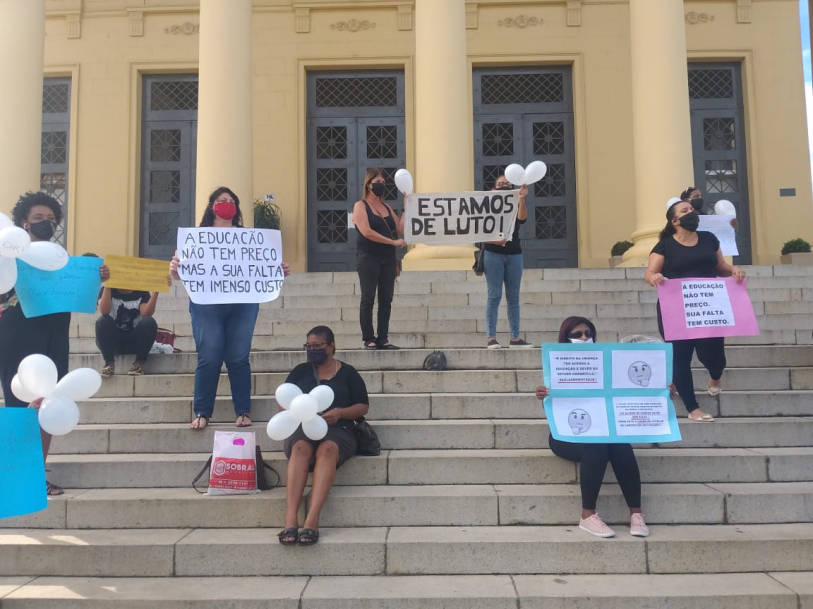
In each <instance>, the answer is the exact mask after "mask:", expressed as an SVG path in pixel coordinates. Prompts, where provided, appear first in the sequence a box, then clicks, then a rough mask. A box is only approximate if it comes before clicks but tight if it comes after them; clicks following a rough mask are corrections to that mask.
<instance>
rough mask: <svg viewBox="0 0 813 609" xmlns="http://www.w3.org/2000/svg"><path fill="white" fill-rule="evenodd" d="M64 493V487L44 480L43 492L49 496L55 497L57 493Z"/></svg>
mask: <svg viewBox="0 0 813 609" xmlns="http://www.w3.org/2000/svg"><path fill="white" fill-rule="evenodd" d="M64 493H65V489H63V488H62V487H61V486H57V485H56V484H52V483H51V482H48V481H47V480H46V481H45V494H46V495H48V496H49V497H57V496H58V495H62V494H64Z"/></svg>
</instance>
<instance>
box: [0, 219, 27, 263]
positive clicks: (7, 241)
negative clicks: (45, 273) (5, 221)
mask: <svg viewBox="0 0 813 609" xmlns="http://www.w3.org/2000/svg"><path fill="white" fill-rule="evenodd" d="M30 247H31V237H29V236H28V233H27V232H25V231H24V230H23V229H21V228H20V227H19V226H7V227H6V228H4V229H0V256H8V257H9V258H19V257H20V256H22V255H23V254H25V253H26V252H27V251H28V248H30Z"/></svg>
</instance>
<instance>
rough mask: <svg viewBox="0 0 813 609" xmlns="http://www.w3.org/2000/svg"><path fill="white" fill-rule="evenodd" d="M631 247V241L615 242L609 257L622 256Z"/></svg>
mask: <svg viewBox="0 0 813 609" xmlns="http://www.w3.org/2000/svg"><path fill="white" fill-rule="evenodd" d="M631 247H632V241H617V242H616V244H615V245H613V248H612V249H611V250H610V256H623V255H624V252H626V251H627V250H628V249H629V248H631Z"/></svg>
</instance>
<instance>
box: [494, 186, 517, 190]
mask: <svg viewBox="0 0 813 609" xmlns="http://www.w3.org/2000/svg"><path fill="white" fill-rule="evenodd" d="M497 190H514V187H513V186H497Z"/></svg>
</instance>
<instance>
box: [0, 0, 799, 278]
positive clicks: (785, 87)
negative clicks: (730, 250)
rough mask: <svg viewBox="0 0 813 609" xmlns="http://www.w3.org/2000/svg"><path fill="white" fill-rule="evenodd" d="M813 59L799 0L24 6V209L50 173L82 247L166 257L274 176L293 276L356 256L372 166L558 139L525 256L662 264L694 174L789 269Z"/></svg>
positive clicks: (524, 147)
mask: <svg viewBox="0 0 813 609" xmlns="http://www.w3.org/2000/svg"><path fill="white" fill-rule="evenodd" d="M43 24H44V33H43V32H42V31H41V30H42V25H43ZM43 34H44V35H43ZM43 40H44V47H43V46H40V45H42V44H43ZM38 48H39V49H40V51H39V53H40V54H39V55H37V49H38ZM43 48H44V53H43V51H42V49H43ZM40 64H41V65H42V66H44V76H45V86H44V88H43V86H42V81H41V78H42V76H43V73H42V71H41V70H38V69H37V66H38V65H40ZM802 74H803V70H802V50H801V37H800V23H799V14H798V2H797V0H708V1H704V2H689V1H686V2H682V1H681V0H522V1H520V0H514V1H510V2H509V1H504V0H482V1H478V2H470V1H467V0H254V1H253V2H252V1H251V0H200V1H198V0H44V1H43V0H0V77H2V81H3V82H4V83H6V85H7V86H6V94H4V95H3V96H2V98H1V99H0V137H2V140H3V146H0V195H2V199H3V201H4V203H2V208H3V211H4V212H6V213H8V211H10V208H11V206H12V205H13V202H14V200H16V197H17V196H18V195H19V194H20V193H21V192H23V191H24V190H32V189H36V188H39V187H43V188H45V189H46V190H50V191H52V192H55V194H57V195H59V196H60V197H61V198H62V200H63V201H64V203H65V206H66V211H67V214H66V223H65V227H64V234H63V237H62V238H63V240H64V243H65V244H66V246H67V247H68V249H69V251H70V252H71V253H73V254H81V253H83V252H86V251H92V252H95V253H97V254H99V255H105V254H125V255H142V256H146V257H165V256H166V255H167V252H168V251H170V250H171V249H173V248H172V243H173V239H174V229H175V228H176V227H177V226H179V225H180V226H187V225H191V224H196V223H197V221H198V220H199V218H200V215H201V210H202V208H203V206H205V204H206V198H207V196H208V194H209V193H210V192H211V191H212V190H213V189H214V188H215V187H217V186H220V185H228V186H230V187H231V188H233V189H234V190H235V191H236V192H237V194H238V195H239V196H240V198H241V200H242V202H243V209H244V213H246V212H248V213H247V214H246V215H247V216H249V217H250V216H251V213H250V204H251V202H252V200H253V199H264V198H265V197H266V195H272V196H273V198H274V199H275V201H276V202H277V204H278V205H279V206H280V208H281V211H282V231H283V246H284V251H285V258H286V260H287V261H288V262H289V263H290V264H291V265H292V267H293V268H294V269H295V270H298V271H304V270H350V271H352V270H355V267H354V262H353V255H352V253H353V252H354V243H355V235H354V230H353V229H352V227H349V226H348V218H347V215H348V212H349V211H350V210H351V209H352V205H353V202H355V201H356V200H357V199H358V198H359V196H360V194H361V179H362V177H363V174H364V170H365V169H366V167H368V166H373V165H375V166H381V167H384V168H386V169H387V171H388V172H389V173H390V174H391V173H393V172H394V171H395V169H397V168H399V167H407V168H408V169H410V171H412V173H413V175H414V177H415V182H416V190H418V191H420V192H431V191H455V190H471V189H483V188H489V187H490V181H491V180H493V178H494V177H496V175H495V174H496V173H497V172H499V171H501V169H502V168H504V166H505V165H506V164H508V163H510V162H519V163H521V164H523V165H524V164H527V163H528V162H530V161H531V160H535V159H540V160H543V161H545V162H546V163H547V164H548V167H549V173H548V176H547V177H546V179H545V180H543V181H542V182H540V183H539V184H537V185H535V186H533V187H532V188H531V194H530V195H529V203H530V205H531V210H530V219H529V222H528V223H527V225H526V226H525V227H523V233H522V235H521V236H522V238H523V247H524V249H525V251H526V267H527V266H537V267H540V266H542V267H544V266H559V267H561V266H579V267H606V266H607V263H608V262H607V259H608V257H609V254H610V248H611V246H612V245H613V244H614V243H615V242H616V241H620V240H626V239H630V238H632V239H633V240H634V241H635V244H636V247H635V248H633V250H631V251H630V252H629V253H628V254H627V262H626V263H627V264H630V265H635V264H640V263H641V262H642V261H643V260H644V259H645V255H646V253H647V252H648V250H649V248H651V245H652V244H653V242H654V239H655V238H656V233H657V231H658V230H660V228H662V227H663V224H664V222H665V220H664V212H665V206H666V200H667V199H668V198H670V197H672V196H677V195H679V193H680V192H681V191H682V190H684V189H685V188H686V187H688V186H690V185H694V186H697V187H698V188H700V189H701V190H702V191H703V192H704V196H705V198H706V200H707V201H708V202H710V203H713V202H714V201H716V200H719V199H729V200H732V201H733V202H734V203H735V205H737V207H738V210H739V215H740V235H739V241H740V247H741V250H742V253H743V260H742V261H743V262H749V261H752V262H753V263H759V264H771V263H777V262H778V260H779V252H780V249H781V246H782V244H783V243H784V242H785V241H787V240H788V239H791V238H795V237H803V238H807V239H808V240H811V238H813V205H812V204H811V175H810V158H809V150H808V142H807V129H806V124H807V123H806V120H807V119H806V115H805V98H804V85H803V77H802ZM10 91H13V92H14V94H13V95H9V94H8V93H9V92H10ZM43 91H44V100H43V99H42V98H41V96H42V95H43ZM40 108H43V111H42V112H41V111H40ZM9 142H13V144H12V145H8V143H9ZM388 196H389V198H390V200H393V202H395V203H396V207H400V202H398V201H397V196H396V193H395V192H394V190H393V189H391V191H390V192H389V193H388ZM471 261H472V258H471V249H470V248H430V247H423V248H421V247H419V248H415V249H414V250H413V251H411V252H410V253H409V254H408V255H407V263H406V268H413V269H432V268H437V269H442V268H467V267H470V266H471Z"/></svg>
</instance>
